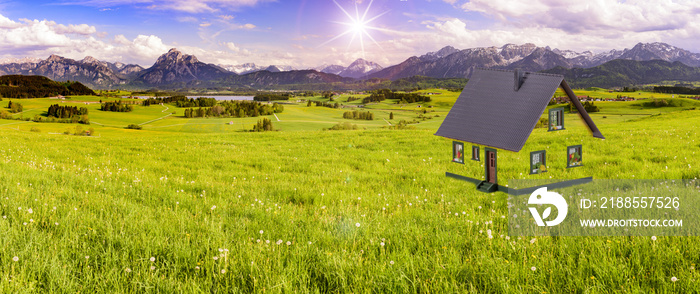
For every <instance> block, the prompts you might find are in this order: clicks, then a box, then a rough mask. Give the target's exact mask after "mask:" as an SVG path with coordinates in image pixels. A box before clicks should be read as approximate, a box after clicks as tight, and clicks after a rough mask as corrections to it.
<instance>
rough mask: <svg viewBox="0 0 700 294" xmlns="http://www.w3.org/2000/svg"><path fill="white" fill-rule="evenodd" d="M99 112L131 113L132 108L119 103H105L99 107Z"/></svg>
mask: <svg viewBox="0 0 700 294" xmlns="http://www.w3.org/2000/svg"><path fill="white" fill-rule="evenodd" d="M100 110H102V111H113V112H131V111H132V110H134V107H133V106H131V105H128V104H125V103H122V102H121V101H113V102H105V103H102V104H101V105H100Z"/></svg>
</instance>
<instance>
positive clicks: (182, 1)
mask: <svg viewBox="0 0 700 294" xmlns="http://www.w3.org/2000/svg"><path fill="white" fill-rule="evenodd" d="M270 1H274V0H83V1H80V0H78V1H65V2H63V3H62V4H64V5H83V6H93V7H114V6H120V5H134V4H147V5H149V6H148V8H150V9H156V10H175V11H182V12H187V13H205V12H216V11H220V10H222V9H236V8H239V7H243V6H255V5H256V4H258V3H261V2H270Z"/></svg>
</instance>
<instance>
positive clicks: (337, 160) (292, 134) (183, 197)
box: [0, 89, 700, 293]
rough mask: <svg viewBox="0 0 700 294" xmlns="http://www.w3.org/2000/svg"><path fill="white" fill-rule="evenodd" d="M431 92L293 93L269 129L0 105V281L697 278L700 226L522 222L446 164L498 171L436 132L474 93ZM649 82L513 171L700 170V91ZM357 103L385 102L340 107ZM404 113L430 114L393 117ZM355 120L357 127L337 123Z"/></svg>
mask: <svg viewBox="0 0 700 294" xmlns="http://www.w3.org/2000/svg"><path fill="white" fill-rule="evenodd" d="M424 92H441V93H442V94H439V95H434V96H431V98H432V101H431V102H429V103H425V104H416V103H413V104H396V103H393V102H391V101H389V102H387V101H384V102H381V103H376V104H369V105H366V106H365V107H362V108H341V109H333V108H326V107H318V106H317V107H307V106H306V105H307V103H306V102H304V101H300V102H298V103H297V102H295V101H294V100H290V102H289V103H290V104H284V107H285V108H284V111H283V112H282V113H278V114H277V115H276V117H275V116H266V117H267V118H269V119H271V120H272V122H273V126H274V128H275V129H278V131H274V132H264V133H253V132H248V131H249V130H251V129H252V128H253V124H255V123H256V122H257V121H258V119H260V118H259V117H249V118H184V117H183V109H181V108H176V107H175V106H173V105H168V104H166V105H164V106H161V105H151V106H149V107H142V106H135V107H134V111H133V112H129V113H118V112H103V111H100V110H98V108H99V103H90V102H99V100H100V97H71V99H68V100H65V101H64V102H60V101H59V100H55V99H48V98H45V99H22V100H16V99H13V100H12V101H13V102H20V103H22V104H23V106H24V112H23V113H20V114H15V115H14V116H15V117H20V116H21V117H24V118H32V117H34V116H35V115H43V114H44V113H45V112H46V110H47V109H48V107H49V106H50V105H51V104H55V103H59V104H65V105H75V106H79V107H87V108H88V109H89V117H90V122H91V124H90V125H81V127H82V128H84V129H87V128H93V129H94V131H95V133H94V135H93V136H74V135H64V134H63V133H64V132H65V131H66V130H73V129H74V128H75V127H76V126H77V124H60V123H36V122H31V121H22V120H0V204H1V206H0V215H1V216H2V219H0V230H2V232H3V234H2V238H0V245H1V246H2V248H3V249H2V250H1V251H0V289H1V290H0V292H3V293H49V292H57V293H64V292H71V293H75V292H82V293H250V292H265V293H297V292H301V293H306V292H314V293H321V292H323V293H326V292H331V293H346V292H348V293H404V292H420V293H523V292H525V293H572V292H573V293H612V292H625V293H650V292H655V293H666V292H679V293H691V292H695V291H697V289H700V281H698V279H699V278H700V275H699V274H698V272H697V271H696V270H695V267H696V266H697V265H700V254H699V253H700V242H698V241H700V239H699V238H698V237H694V236H686V237H662V236H659V237H658V238H657V237H654V238H650V237H537V238H532V237H527V238H526V237H509V236H508V219H507V216H508V214H509V213H508V204H507V195H506V194H504V193H502V192H497V193H490V194H486V193H482V192H479V191H477V190H476V189H475V187H474V185H473V184H471V183H468V182H464V181H459V180H455V179H452V178H448V177H446V176H445V172H452V173H456V174H460V175H464V176H468V177H474V178H480V177H482V176H483V165H481V164H483V162H472V161H470V160H468V158H467V160H466V162H465V164H464V165H462V164H456V163H453V162H451V161H452V150H451V148H452V140H448V139H445V138H441V137H437V136H434V135H433V134H434V133H435V131H436V130H437V128H438V127H439V125H440V123H441V122H442V120H443V119H444V117H445V116H446V115H447V113H448V112H449V109H450V107H451V105H452V103H454V100H455V99H456V98H457V96H458V95H459V94H458V93H455V92H449V91H442V90H436V89H432V90H426V91H424ZM575 92H576V93H577V94H578V95H579V96H585V95H586V94H585V93H584V94H581V93H580V91H575ZM605 93H607V92H605ZM652 95H653V96H655V97H654V98H665V99H669V100H672V101H674V102H673V103H671V105H670V106H666V107H649V106H645V105H644V104H643V103H644V102H645V101H630V102H596V103H595V104H596V105H597V106H599V107H600V112H597V113H593V114H592V115H591V116H592V118H593V120H594V121H595V122H596V124H597V125H598V127H599V128H600V130H601V132H602V133H603V135H604V136H605V137H606V139H605V140H600V139H596V138H593V137H592V136H590V134H589V133H588V132H587V130H586V129H585V128H584V127H583V124H582V123H580V122H579V119H578V116H577V115H576V114H567V116H566V121H565V126H566V130H564V131H557V132H547V129H541V128H540V129H535V130H534V131H533V133H532V135H531V136H530V139H529V140H528V142H527V143H526V145H525V146H524V148H523V150H522V151H520V152H517V153H516V152H508V151H502V150H499V152H498V162H499V164H498V178H499V184H504V185H507V184H508V180H509V179H510V180H512V179H550V178H551V179H577V178H582V177H587V176H593V177H594V178H602V179H697V178H698V177H700V169H698V167H700V160H698V158H700V135H699V134H698V130H697V126H700V110H699V109H700V101H696V100H691V99H684V98H670V97H665V96H662V95H659V94H654V93H644V92H641V94H639V95H638V96H640V97H644V98H651V97H650V96H652ZM348 96H355V97H364V96H362V95H342V96H340V97H336V98H334V99H336V101H339V102H340V103H342V104H345V105H348V106H353V107H357V106H359V105H360V103H361V102H360V101H357V100H356V101H352V102H349V103H348V102H346V101H347V98H348ZM591 96H593V95H592V94H591ZM103 99H104V100H105V101H114V100H115V99H114V98H109V99H106V98H103ZM299 99H305V98H299ZM311 99H312V100H314V101H327V99H323V98H321V97H314V98H311ZM8 100H9V99H7V98H3V100H2V101H0V109H5V108H4V107H5V106H6V105H7V101H8ZM124 100H130V99H124ZM86 103H88V104H86ZM419 105H420V107H418V106H419ZM552 107H556V106H552ZM355 109H363V110H365V111H371V112H373V113H374V114H375V119H374V120H371V121H365V120H349V119H343V112H345V111H351V110H355ZM173 112H174V113H175V114H173ZM392 112H393V114H394V119H393V120H392V119H390V118H389V115H390V113H392ZM545 116H546V115H545ZM427 117H430V118H427ZM543 117H544V116H543ZM401 120H405V121H415V122H417V123H413V124H409V126H413V127H414V128H412V129H402V130H392V129H389V128H388V127H389V126H394V125H397V124H398V123H399V122H400V121H401ZM346 122H349V123H351V124H355V125H357V126H358V127H359V128H360V129H359V130H352V131H324V130H323V129H325V128H330V127H332V126H334V125H336V124H338V123H346ZM129 124H138V125H141V126H142V127H143V129H142V130H130V129H125V127H126V126H127V125H129ZM32 129H34V130H35V131H32ZM36 130H38V132H37V131H36ZM578 144H582V145H583V148H584V149H583V162H584V165H583V166H581V167H577V168H570V169H567V168H565V165H566V158H565V154H564V151H565V149H566V147H567V146H570V145H578ZM465 147H466V148H467V150H468V149H469V143H466V144H465ZM537 150H547V151H548V153H547V156H548V157H547V165H548V172H547V173H543V174H538V175H529V173H528V169H529V167H528V166H529V154H530V152H531V151H537ZM695 183H696V185H698V186H700V182H695ZM698 189H700V188H698ZM674 277H675V279H672V278H674Z"/></svg>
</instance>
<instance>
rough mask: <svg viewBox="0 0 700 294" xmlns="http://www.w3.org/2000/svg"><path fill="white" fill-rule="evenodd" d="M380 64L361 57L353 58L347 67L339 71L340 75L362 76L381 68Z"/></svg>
mask: <svg viewBox="0 0 700 294" xmlns="http://www.w3.org/2000/svg"><path fill="white" fill-rule="evenodd" d="M382 68H383V67H382V66H381V65H379V64H377V63H374V62H372V61H367V60H364V59H362V58H359V59H357V60H355V61H354V62H353V63H351V64H350V66H348V67H347V68H345V69H344V70H343V71H341V72H340V74H339V75H340V76H341V77H349V78H356V79H357V78H362V77H365V76H367V75H369V74H372V73H374V72H376V71H379V70H382Z"/></svg>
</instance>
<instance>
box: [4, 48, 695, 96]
mask: <svg viewBox="0 0 700 294" xmlns="http://www.w3.org/2000/svg"><path fill="white" fill-rule="evenodd" d="M612 61H628V62H627V63H625V62H622V63H620V62H618V63H613V64H612V65H609V66H606V67H605V68H600V67H601V66H604V65H607V64H608V63H609V62H612ZM647 61H661V63H657V64H654V66H653V67H656V68H659V67H662V68H664V69H670V68H677V67H680V66H685V67H688V68H696V67H699V66H700V54H697V53H692V52H690V51H687V50H684V49H681V48H678V47H674V46H671V45H668V44H665V43H639V44H637V45H636V46H634V47H633V48H631V49H623V50H611V51H608V52H603V53H599V54H594V53H592V52H590V51H586V52H581V53H579V52H574V51H568V50H559V49H551V48H550V47H538V46H536V45H534V44H529V43H528V44H523V45H514V44H507V45H504V46H502V47H482V48H470V49H463V50H460V49H456V48H454V47H452V46H447V47H444V48H442V49H440V50H438V51H435V52H429V53H426V54H424V55H421V56H412V57H410V58H408V59H406V60H405V61H403V62H401V63H399V64H396V65H392V66H388V67H382V66H380V65H379V64H377V63H374V62H371V61H368V60H364V59H357V60H355V61H354V62H352V63H351V64H350V65H349V66H347V67H345V66H342V65H323V66H319V67H315V68H309V69H303V70H297V69H296V68H293V67H289V66H278V65H270V66H258V65H256V64H254V63H245V64H241V65H221V64H219V65H214V64H208V63H204V62H201V61H199V60H198V59H197V57H195V56H193V55H187V54H184V53H182V52H180V51H178V50H177V49H171V50H170V51H168V52H167V53H165V54H163V55H161V56H160V57H159V58H158V59H157V60H156V62H155V63H154V64H153V66H151V67H149V68H143V67H141V66H139V65H135V64H123V63H119V62H116V63H110V62H105V61H100V60H97V59H95V58H92V57H89V56H88V57H85V58H84V59H82V60H73V59H69V58H64V57H61V56H57V55H51V56H49V58H47V59H45V60H40V59H31V58H23V59H4V60H0V75H8V74H21V75H41V76H46V77H48V78H51V79H54V80H58V81H65V80H71V81H78V82H81V83H83V84H86V85H88V86H91V87H94V88H106V89H110V88H120V87H132V88H147V87H155V88H173V87H195V88H196V87H211V86H216V87H219V86H224V87H230V86H238V87H245V88H258V87H268V86H272V85H287V84H315V83H338V82H344V83H347V82H352V81H354V80H356V79H388V80H398V79H402V78H408V77H413V76H426V77H431V78H468V77H469V76H470V75H471V73H472V71H473V70H474V69H475V68H496V69H514V68H521V69H524V70H526V71H549V72H557V73H561V74H564V75H568V76H569V77H571V78H572V79H574V80H580V79H582V78H588V79H589V80H590V78H591V77H584V76H585V75H593V77H599V78H598V80H600V81H601V82H606V83H607V81H606V79H605V78H600V77H602V76H607V75H612V76H614V75H619V74H621V73H619V72H617V71H616V70H622V71H624V68H634V67H639V66H642V67H645V66H649V64H640V63H635V62H647ZM622 64H624V65H625V66H623V65H622ZM633 64H634V65H633ZM678 71H680V72H688V69H687V68H683V69H678V70H677V71H676V72H678ZM660 72H661V73H668V74H672V73H673V72H674V71H671V70H661V71H660ZM624 75H625V76H627V77H628V78H621V79H615V81H617V82H619V83H633V84H634V83H639V82H641V81H647V80H648V79H646V78H644V77H640V76H639V75H638V74H637V75H634V74H633V73H632V72H629V71H627V72H626V73H625V74H624ZM629 75H632V77H630V76H629ZM646 76H649V77H650V78H662V75H660V74H654V73H653V72H649V73H647V75H646ZM683 77H685V78H690V77H694V75H683V76H682V77H681V76H679V77H677V78H674V76H671V77H668V76H667V75H663V78H665V79H676V80H682V79H683ZM651 82H654V81H651ZM586 83H587V82H586ZM599 86H605V85H602V84H601V85H599ZM612 86H623V85H620V84H616V85H612Z"/></svg>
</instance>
